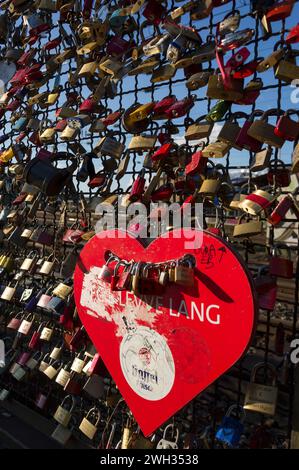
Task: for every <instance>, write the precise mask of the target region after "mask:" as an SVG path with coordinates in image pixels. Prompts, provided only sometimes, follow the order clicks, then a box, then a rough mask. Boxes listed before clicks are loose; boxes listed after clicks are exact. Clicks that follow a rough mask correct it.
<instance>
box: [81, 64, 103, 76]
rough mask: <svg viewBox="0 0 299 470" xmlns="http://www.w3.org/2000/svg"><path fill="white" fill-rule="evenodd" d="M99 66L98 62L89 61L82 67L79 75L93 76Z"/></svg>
mask: <svg viewBox="0 0 299 470" xmlns="http://www.w3.org/2000/svg"><path fill="white" fill-rule="evenodd" d="M98 67H99V63H98V62H95V61H93V62H87V63H85V64H83V66H82V67H81V68H80V70H79V73H78V77H80V78H81V77H93V76H94V74H95V73H96V71H97V69H98Z"/></svg>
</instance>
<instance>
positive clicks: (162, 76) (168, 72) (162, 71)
mask: <svg viewBox="0 0 299 470" xmlns="http://www.w3.org/2000/svg"><path fill="white" fill-rule="evenodd" d="M175 73H176V68H175V66H174V65H173V64H165V65H160V66H159V67H158V68H157V69H155V70H154V71H153V74H152V77H151V82H152V83H159V82H165V81H166V80H170V79H171V78H172V77H173V76H174V75H175Z"/></svg>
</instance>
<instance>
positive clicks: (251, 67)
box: [232, 59, 260, 80]
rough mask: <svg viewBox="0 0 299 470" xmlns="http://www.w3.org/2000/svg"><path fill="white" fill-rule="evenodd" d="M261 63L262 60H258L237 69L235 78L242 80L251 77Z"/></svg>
mask: <svg viewBox="0 0 299 470" xmlns="http://www.w3.org/2000/svg"><path fill="white" fill-rule="evenodd" d="M259 63H260V60H259V59H256V60H252V61H250V62H247V64H243V65H242V66H240V67H238V68H236V69H235V70H234V71H233V73H232V76H233V78H236V79H239V80H240V79H242V78H246V77H250V75H253V74H254V73H255V72H256V69H257V66H258V64H259Z"/></svg>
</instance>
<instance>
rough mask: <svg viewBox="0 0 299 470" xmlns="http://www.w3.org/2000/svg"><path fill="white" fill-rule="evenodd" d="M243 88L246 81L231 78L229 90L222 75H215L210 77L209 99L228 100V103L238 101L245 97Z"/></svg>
mask: <svg viewBox="0 0 299 470" xmlns="http://www.w3.org/2000/svg"><path fill="white" fill-rule="evenodd" d="M243 86H244V81H243V80H238V79H234V78H231V77H230V78H229V88H228V86H227V85H226V84H225V83H224V80H223V77H222V76H221V74H217V73H216V74H213V75H210V77H209V82H208V88H207V92H206V94H207V96H208V97H209V98H213V99H218V100H226V101H238V100H240V99H241V98H242V97H243Z"/></svg>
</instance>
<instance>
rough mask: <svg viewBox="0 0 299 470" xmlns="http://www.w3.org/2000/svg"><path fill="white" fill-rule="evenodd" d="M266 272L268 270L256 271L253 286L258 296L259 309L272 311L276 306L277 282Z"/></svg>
mask: <svg viewBox="0 0 299 470" xmlns="http://www.w3.org/2000/svg"><path fill="white" fill-rule="evenodd" d="M266 270H268V268H260V269H259V270H258V273H257V276H256V277H255V279H254V284H255V289H256V292H257V294H258V304H259V308H261V309H264V310H273V309H274V308H275V304H276V297H277V282H276V279H275V278H274V277H273V276H270V275H269V273H268V271H266Z"/></svg>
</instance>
